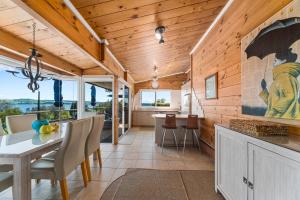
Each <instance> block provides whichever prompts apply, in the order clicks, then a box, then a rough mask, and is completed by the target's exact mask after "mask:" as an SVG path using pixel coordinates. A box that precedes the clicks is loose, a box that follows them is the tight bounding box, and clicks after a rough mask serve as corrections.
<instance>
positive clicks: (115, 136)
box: [113, 76, 119, 145]
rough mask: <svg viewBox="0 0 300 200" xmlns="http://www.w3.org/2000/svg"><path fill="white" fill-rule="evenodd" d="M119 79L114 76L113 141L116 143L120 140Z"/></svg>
mask: <svg viewBox="0 0 300 200" xmlns="http://www.w3.org/2000/svg"><path fill="white" fill-rule="evenodd" d="M118 83H119V80H118V76H114V89H113V93H114V95H113V97H114V98H113V105H114V107H113V108H114V110H113V111H114V114H113V119H114V123H113V124H114V126H113V127H114V130H113V143H114V144H115V145H116V144H118V140H119V117H118V113H119V86H118Z"/></svg>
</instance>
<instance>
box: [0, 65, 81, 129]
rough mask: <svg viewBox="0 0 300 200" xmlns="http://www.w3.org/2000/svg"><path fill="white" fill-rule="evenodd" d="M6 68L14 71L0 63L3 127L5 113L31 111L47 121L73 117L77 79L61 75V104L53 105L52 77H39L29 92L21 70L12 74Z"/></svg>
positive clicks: (15, 113)
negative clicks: (46, 78) (42, 78)
mask: <svg viewBox="0 0 300 200" xmlns="http://www.w3.org/2000/svg"><path fill="white" fill-rule="evenodd" d="M16 67H18V65H17V66H16ZM7 70H12V71H17V70H16V68H14V67H11V66H9V67H7V66H6V65H4V64H0V83H1V84H0V120H1V122H2V124H3V128H4V129H5V128H6V124H5V118H6V116H9V115H21V114H26V113H34V114H37V116H38V118H39V119H47V120H49V121H60V120H68V119H77V98H78V97H77V80H75V79H71V78H70V79H68V80H65V79H61V80H62V90H61V94H62V96H63V101H62V102H63V105H62V106H61V107H56V106H54V89H53V87H54V80H52V79H49V80H43V81H39V86H40V88H39V90H38V91H36V92H34V93H33V92H31V91H30V90H29V89H28V88H27V84H28V82H29V80H28V79H24V78H23V76H22V74H21V73H18V74H15V75H13V74H12V73H11V72H8V71H7Z"/></svg>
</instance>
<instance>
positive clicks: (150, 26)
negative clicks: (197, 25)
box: [95, 7, 221, 39]
mask: <svg viewBox="0 0 300 200" xmlns="http://www.w3.org/2000/svg"><path fill="white" fill-rule="evenodd" d="M220 10H221V7H217V8H213V9H208V10H206V11H203V12H195V13H189V14H185V15H181V16H177V17H173V18H169V19H166V20H162V21H158V22H151V23H146V24H142V25H140V26H135V27H131V28H127V29H121V30H117V31H113V32H108V31H105V30H104V29H102V28H101V27H99V28H98V29H97V28H96V29H95V31H97V32H99V33H101V34H102V35H105V37H106V38H107V39H111V38H117V37H122V36H126V35H130V34H134V33H139V32H143V31H148V30H154V29H155V28H156V27H157V24H163V25H164V26H166V27H168V26H170V27H171V26H172V25H176V24H178V23H183V22H188V21H191V20H199V21H201V20H203V21H205V20H206V18H209V17H210V18H213V19H214V18H215V16H216V15H217V14H218V13H219V12H220Z"/></svg>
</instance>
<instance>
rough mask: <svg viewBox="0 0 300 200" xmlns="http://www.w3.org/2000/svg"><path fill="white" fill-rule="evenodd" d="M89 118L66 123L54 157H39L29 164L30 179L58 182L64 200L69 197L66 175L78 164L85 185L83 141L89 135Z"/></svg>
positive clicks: (86, 178)
mask: <svg viewBox="0 0 300 200" xmlns="http://www.w3.org/2000/svg"><path fill="white" fill-rule="evenodd" d="M90 126H91V119H81V120H76V121H72V122H69V123H68V124H67V128H66V133H65V137H64V140H63V142H62V144H61V146H60V148H59V150H58V151H57V152H56V154H55V155H54V159H43V158H41V159H39V160H36V161H34V162H33V163H32V164H31V178H32V179H51V180H54V179H55V180H58V181H59V182H60V188H61V194H62V197H63V199H64V200H66V199H69V192H68V188H67V181H66V177H67V176H68V175H69V174H70V173H71V172H72V171H73V170H74V169H76V167H77V166H78V165H79V164H80V165H81V171H82V176H83V181H84V186H85V187H86V186H87V183H88V177H87V171H86V164H85V153H84V151H85V143H86V139H87V137H88V135H89V131H90Z"/></svg>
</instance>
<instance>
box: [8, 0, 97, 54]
mask: <svg viewBox="0 0 300 200" xmlns="http://www.w3.org/2000/svg"><path fill="white" fill-rule="evenodd" d="M13 1H14V2H15V3H16V4H17V5H18V6H20V7H21V8H23V9H25V10H26V11H28V12H29V13H30V14H31V15H33V16H34V17H35V18H38V19H39V20H41V21H42V23H47V24H46V26H47V27H51V28H53V29H54V30H55V31H56V32H58V33H60V34H61V35H62V36H64V37H65V39H68V40H70V41H72V43H73V44H74V45H75V46H78V47H79V48H80V49H82V50H83V51H85V52H86V53H88V54H89V55H90V56H92V57H94V58H95V59H97V60H101V58H100V55H101V52H100V50H101V48H100V44H99V43H98V41H97V40H96V39H95V38H94V37H93V36H92V34H91V33H90V32H89V31H88V30H87V29H86V28H85V26H84V25H83V24H82V23H81V22H80V21H79V20H78V19H77V17H76V16H75V15H74V14H73V13H72V11H71V10H70V9H69V8H68V7H67V6H66V5H65V3H64V2H63V0H39V1H36V0H13Z"/></svg>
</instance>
